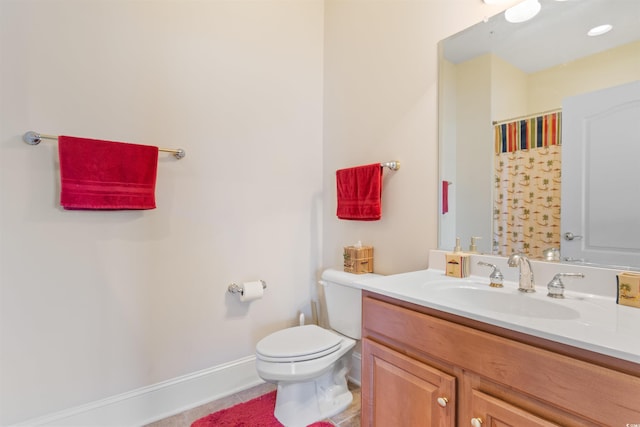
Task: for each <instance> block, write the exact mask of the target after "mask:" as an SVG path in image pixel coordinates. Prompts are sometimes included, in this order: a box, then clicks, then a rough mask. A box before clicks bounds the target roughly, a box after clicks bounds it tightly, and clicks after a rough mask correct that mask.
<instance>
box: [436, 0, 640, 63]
mask: <svg viewBox="0 0 640 427" xmlns="http://www.w3.org/2000/svg"><path fill="white" fill-rule="evenodd" d="M541 4H542V9H541V11H540V13H539V14H538V15H537V16H536V17H535V18H533V19H531V20H530V21H527V22H523V23H518V24H513V23H509V22H507V20H506V19H505V18H504V14H499V15H496V16H494V17H492V18H491V19H489V20H488V21H487V22H483V23H480V24H478V25H474V26H473V27H471V28H468V29H467V30H465V31H462V32H460V33H458V34H456V35H454V36H451V37H449V38H447V39H446V40H444V41H443V47H444V49H443V51H444V56H445V58H446V59H447V60H449V61H450V62H452V63H454V64H458V63H461V62H464V61H467V60H469V59H472V58H475V57H477V56H480V55H483V54H485V53H488V52H493V53H494V54H495V55H497V56H499V57H501V58H502V59H504V60H507V61H508V62H510V63H511V64H513V65H514V66H516V67H518V68H519V69H521V70H522V71H524V72H527V73H533V72H537V71H540V70H544V69H547V68H549V67H552V66H555V65H559V64H563V63H566V62H570V61H573V60H575V59H578V58H582V57H584V56H588V55H592V54H595V53H598V52H602V51H605V50H608V49H610V48H612V47H614V46H619V45H622V44H625V43H629V42H632V41H634V40H638V39H639V38H640V0H566V1H556V0H543V1H541ZM604 24H610V25H612V26H613V29H612V30H611V31H609V32H608V33H606V34H604V35H602V36H598V37H589V36H588V35H587V32H588V31H589V30H590V29H592V28H594V27H596V26H599V25H604ZM516 28H517V31H514V29H516ZM560 45H561V46H562V48H558V47H559V46H560Z"/></svg>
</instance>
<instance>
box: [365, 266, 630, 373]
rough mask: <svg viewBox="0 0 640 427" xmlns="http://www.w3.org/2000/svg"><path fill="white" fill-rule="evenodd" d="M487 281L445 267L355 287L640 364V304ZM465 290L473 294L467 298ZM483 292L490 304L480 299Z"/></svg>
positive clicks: (369, 280)
mask: <svg viewBox="0 0 640 427" xmlns="http://www.w3.org/2000/svg"><path fill="white" fill-rule="evenodd" d="M488 283H489V280H488V277H487V276H473V275H472V276H470V277H468V278H465V279H456V278H452V277H448V276H446V275H445V274H444V270H438V269H427V270H421V271H415V272H410V273H402V274H394V275H389V276H377V277H376V276H368V277H363V278H362V279H359V280H357V281H356V282H355V285H356V286H357V287H359V288H362V289H364V290H367V291H372V292H376V293H378V294H381V295H386V296H389V297H393V298H396V299H399V300H402V301H406V302H410V303H414V304H418V305H421V306H424V307H429V308H433V309H436V310H439V311H443V312H446V313H451V314H455V315H458V316H462V317H466V318H469V319H473V320H478V321H481V322H484V323H487V324H491V325H495V326H500V327H503V328H506V329H510V330H514V331H518V332H522V333H525V334H528V335H532V336H536V337H540V338H545V339H548V340H552V341H556V342H559V343H563V344H567V345H571V346H574V347H578V348H582V349H585V350H590V351H594V352H597V353H601V354H605V355H609V356H613V357H616V358H619V359H624V360H628V361H631V362H635V363H640V329H638V326H639V325H640V308H635V307H627V306H622V305H618V304H616V300H615V298H614V297H610V296H605V295H598V294H587V293H581V292H572V291H569V290H566V291H565V299H553V298H549V297H547V296H546V295H547V289H546V283H545V286H537V287H536V290H537V291H536V292H535V293H530V294H525V293H522V292H519V291H518V290H517V287H518V285H517V283H515V282H512V281H505V282H504V288H491V287H489V285H488ZM448 287H449V289H447V288H448ZM450 288H460V289H458V290H459V291H460V292H457V291H455V290H454V291H455V292H451V289H450ZM469 289H471V290H470V291H468V290H469ZM466 292H469V294H470V295H471V296H470V297H465V296H466ZM494 293H495V294H494ZM461 295H462V297H461ZM478 296H481V297H483V300H484V301H485V303H480V302H479V301H480V300H479V299H478V298H477V297H478ZM494 298H495V300H494ZM514 306H517V307H514ZM529 308H530V309H531V310H529ZM546 308H549V310H546Z"/></svg>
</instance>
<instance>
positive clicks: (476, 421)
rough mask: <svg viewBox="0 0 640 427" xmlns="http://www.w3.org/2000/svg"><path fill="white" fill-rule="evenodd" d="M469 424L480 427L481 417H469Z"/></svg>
mask: <svg viewBox="0 0 640 427" xmlns="http://www.w3.org/2000/svg"><path fill="white" fill-rule="evenodd" d="M471 425H472V426H473V427H482V418H471Z"/></svg>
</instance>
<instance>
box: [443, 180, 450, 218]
mask: <svg viewBox="0 0 640 427" xmlns="http://www.w3.org/2000/svg"><path fill="white" fill-rule="evenodd" d="M447 212H449V181H442V213H443V214H446V213H447Z"/></svg>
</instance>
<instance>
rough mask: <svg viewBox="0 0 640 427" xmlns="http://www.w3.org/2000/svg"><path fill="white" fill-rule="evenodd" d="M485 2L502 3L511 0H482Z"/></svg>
mask: <svg viewBox="0 0 640 427" xmlns="http://www.w3.org/2000/svg"><path fill="white" fill-rule="evenodd" d="M482 1H483V2H485V3H486V4H502V3H508V2H510V1H511V0H482Z"/></svg>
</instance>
